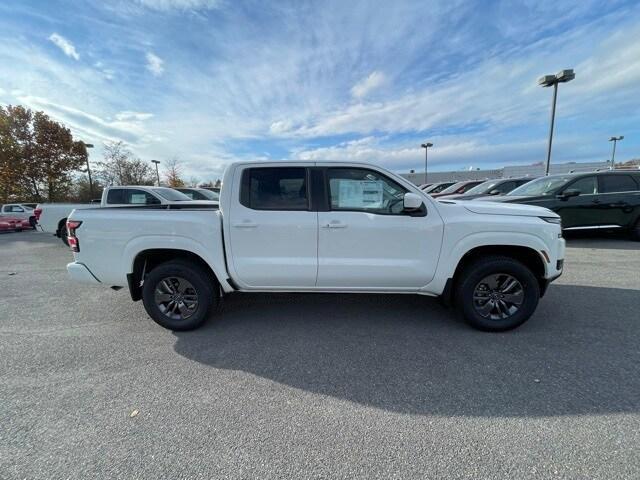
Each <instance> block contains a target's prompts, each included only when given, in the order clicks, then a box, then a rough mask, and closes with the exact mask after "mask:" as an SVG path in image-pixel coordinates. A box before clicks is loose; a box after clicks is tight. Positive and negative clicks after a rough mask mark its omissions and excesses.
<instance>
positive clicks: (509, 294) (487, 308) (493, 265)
mask: <svg viewBox="0 0 640 480" xmlns="http://www.w3.org/2000/svg"><path fill="white" fill-rule="evenodd" d="M512 280H515V283H513V282H512ZM485 298H486V300H485ZM539 299H540V284H539V283H538V279H537V278H536V277H535V275H534V274H533V272H532V271H531V270H530V269H529V268H528V267H526V266H525V265H524V264H523V263H521V262H519V261H517V260H515V259H513V258H511V257H502V256H498V255H490V256H487V257H484V258H481V259H478V260H476V261H474V262H473V263H471V264H470V265H468V266H467V267H465V269H464V270H463V271H462V274H461V276H460V277H459V281H458V282H457V287H456V303H457V304H458V308H459V310H460V312H461V313H462V316H463V318H464V320H465V321H466V322H467V323H469V324H470V325H471V326H472V327H474V328H477V329H479V330H484V331H490V332H502V331H505V330H511V329H513V328H516V327H518V326H520V325H522V324H523V323H524V322H526V321H527V320H528V319H529V317H531V315H532V314H533V312H534V311H535V309H536V307H537V306H538V300H539Z"/></svg>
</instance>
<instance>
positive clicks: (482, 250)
mask: <svg viewBox="0 0 640 480" xmlns="http://www.w3.org/2000/svg"><path fill="white" fill-rule="evenodd" d="M487 255H500V256H503V257H509V258H513V259H514V260H517V261H519V262H522V263H523V264H524V265H525V266H526V267H527V268H529V269H530V270H531V271H532V272H533V274H534V276H535V277H536V279H537V280H538V284H539V286H540V293H541V296H542V295H544V292H545V290H546V285H547V282H546V280H545V274H546V266H545V259H544V257H543V255H542V253H541V252H539V251H538V250H536V249H535V248H533V247H530V246H524V245H500V244H496V245H481V246H477V247H474V248H471V249H470V250H468V251H467V252H466V253H464V255H462V257H461V258H460V260H459V261H458V263H457V265H456V268H455V270H454V272H453V274H452V275H451V276H450V277H449V278H448V279H447V283H446V285H445V287H444V291H443V292H442V295H441V297H442V300H443V301H444V303H445V304H447V305H449V304H451V303H452V299H453V294H454V292H455V291H456V287H457V282H458V281H459V279H460V276H461V273H462V272H463V271H464V269H465V268H466V267H467V266H468V265H470V264H471V263H473V262H474V261H476V260H477V259H479V258H482V257H485V256H487Z"/></svg>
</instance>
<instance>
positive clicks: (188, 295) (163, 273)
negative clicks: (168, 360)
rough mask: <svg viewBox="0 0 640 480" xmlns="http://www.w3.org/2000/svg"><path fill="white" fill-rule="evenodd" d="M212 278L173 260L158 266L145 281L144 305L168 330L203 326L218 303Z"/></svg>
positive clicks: (200, 269) (153, 317)
mask: <svg viewBox="0 0 640 480" xmlns="http://www.w3.org/2000/svg"><path fill="white" fill-rule="evenodd" d="M217 291H218V290H217V289H216V288H215V285H214V283H213V279H212V278H211V276H210V275H208V274H207V272H205V271H204V270H203V269H202V268H201V267H200V266H199V265H197V264H194V263H191V262H188V261H179V260H174V261H170V262H166V263H163V264H161V265H158V266H157V267H155V268H154V269H153V270H151V272H150V273H149V275H147V277H146V278H145V279H144V286H143V288H142V302H143V304H144V308H145V310H146V311H147V313H148V314H149V316H150V317H151V318H152V319H153V320H154V321H155V322H156V323H158V324H159V325H161V326H163V327H165V328H168V329H169V330H175V331H184V330H193V329H194V328H198V327H200V326H201V325H202V324H203V323H204V322H205V321H206V320H207V318H208V317H209V313H210V311H211V309H212V307H213V306H215V305H216V304H217V303H218V294H217Z"/></svg>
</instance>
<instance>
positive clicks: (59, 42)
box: [49, 33, 80, 60]
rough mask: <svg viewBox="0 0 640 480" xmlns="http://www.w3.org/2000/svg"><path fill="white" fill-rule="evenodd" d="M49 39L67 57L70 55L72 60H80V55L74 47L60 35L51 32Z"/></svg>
mask: <svg viewBox="0 0 640 480" xmlns="http://www.w3.org/2000/svg"><path fill="white" fill-rule="evenodd" d="M49 40H51V41H52V42H53V44H54V45H55V46H56V47H58V48H59V49H60V50H62V51H63V52H64V54H65V55H66V56H67V57H71V58H73V59H74V60H80V55H78V52H76V47H75V46H74V45H73V43H71V42H70V41H69V40H67V39H66V38H64V37H63V36H62V35H59V34H57V33H52V34H51V36H49Z"/></svg>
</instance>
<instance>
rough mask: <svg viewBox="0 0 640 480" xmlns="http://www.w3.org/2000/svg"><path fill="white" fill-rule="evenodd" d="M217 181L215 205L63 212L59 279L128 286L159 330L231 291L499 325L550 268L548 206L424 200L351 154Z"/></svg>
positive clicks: (545, 280)
mask: <svg viewBox="0 0 640 480" xmlns="http://www.w3.org/2000/svg"><path fill="white" fill-rule="evenodd" d="M223 184H224V187H223V189H222V192H221V198H220V208H219V209H217V208H215V209H214V208H200V209H194V208H191V207H189V206H188V205H184V206H183V208H179V209H167V210H162V209H145V208H140V209H111V208H99V209H84V210H76V211H74V212H73V213H72V214H71V216H70V217H69V220H68V222H67V227H68V233H69V245H70V246H71V248H72V250H73V251H74V259H75V261H74V262H73V263H70V264H69V265H68V266H67V270H68V272H69V274H70V276H71V278H72V279H74V280H78V281H82V282H88V283H93V284H102V285H105V286H111V287H114V288H116V289H117V288H119V287H125V286H128V288H129V292H130V294H131V298H132V299H133V300H134V301H135V300H140V299H142V300H143V303H144V306H145V309H146V311H147V313H148V314H149V315H150V316H151V317H152V318H153V319H154V320H155V321H156V322H157V323H159V324H160V325H162V326H163V327H166V328H169V329H172V330H188V329H193V328H196V327H198V326H200V325H201V324H202V323H203V322H204V321H205V320H206V319H207V318H208V316H209V313H210V311H211V309H212V307H214V306H215V305H216V304H217V303H218V301H219V299H220V297H221V295H224V294H228V293H231V292H234V291H241V292H353V293H356V292H368V293H372V292H377V293H412V294H419V295H429V296H439V297H441V298H442V299H443V300H444V301H445V303H447V304H452V303H454V304H455V305H457V306H458V308H459V310H460V311H461V312H462V315H463V317H464V318H465V319H466V320H467V321H468V322H469V323H470V324H471V325H473V326H475V327H477V328H480V329H484V330H492V331H499V330H507V329H510V328H514V327H516V326H518V325H520V324H522V323H523V322H524V321H526V320H527V319H528V318H529V317H530V316H531V314H532V313H533V312H534V310H535V308H536V306H537V304H538V300H539V298H540V297H541V296H542V295H543V294H544V292H545V290H546V288H547V285H548V284H549V282H551V281H552V280H553V279H555V278H556V277H558V276H559V275H560V274H561V273H562V267H563V259H564V249H565V244H564V240H563V238H562V234H561V226H560V218H559V217H558V215H556V214H555V213H553V212H551V211H550V210H547V209H544V208H539V207H532V206H528V205H515V204H509V205H507V204H498V203H495V204H492V203H490V202H477V203H476V202H473V201H466V202H456V201H446V200H443V201H437V200H434V199H433V198H432V197H430V196H428V195H427V194H425V193H423V192H422V191H421V190H420V189H419V188H418V187H416V186H415V185H413V184H411V183H409V182H408V181H407V180H405V179H403V178H402V177H399V176H397V175H395V174H393V173H391V172H388V171H386V170H384V169H381V168H378V167H376V166H372V165H368V164H360V163H331V162H273V163H265V162H250V163H237V164H233V165H231V166H229V168H228V169H227V170H226V172H225V175H224V182H223Z"/></svg>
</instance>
